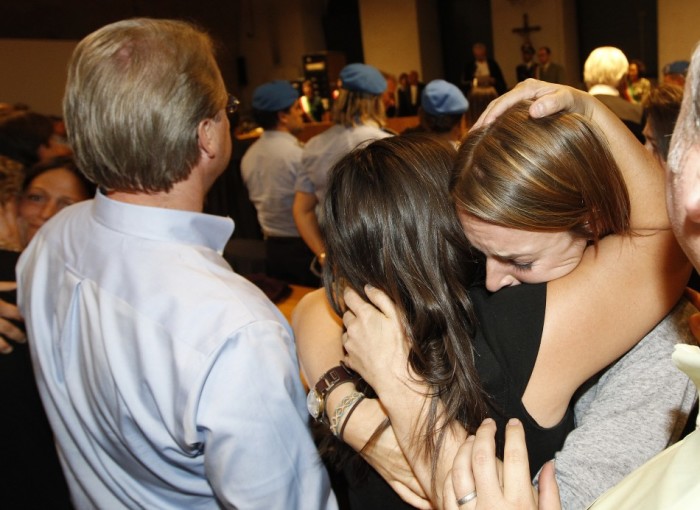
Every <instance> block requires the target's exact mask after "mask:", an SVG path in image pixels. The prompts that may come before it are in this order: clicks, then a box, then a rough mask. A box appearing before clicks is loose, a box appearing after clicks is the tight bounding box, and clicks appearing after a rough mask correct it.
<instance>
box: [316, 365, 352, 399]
mask: <svg viewBox="0 0 700 510" xmlns="http://www.w3.org/2000/svg"><path fill="white" fill-rule="evenodd" d="M358 379H359V376H358V375H357V374H356V373H355V372H353V371H352V370H350V369H349V368H348V367H346V366H345V364H343V363H342V362H341V364H340V365H338V366H335V367H333V368H331V369H330V370H328V371H327V372H326V373H325V374H323V375H322V376H321V378H320V379H319V380H318V382H317V383H316V385H315V386H314V389H315V390H316V393H317V394H318V395H319V396H320V397H321V398H322V399H323V400H324V401H325V400H326V397H327V396H328V394H329V393H330V392H331V391H332V390H333V389H334V388H335V387H336V386H338V385H340V384H342V383H344V382H355V381H357V380H358Z"/></svg>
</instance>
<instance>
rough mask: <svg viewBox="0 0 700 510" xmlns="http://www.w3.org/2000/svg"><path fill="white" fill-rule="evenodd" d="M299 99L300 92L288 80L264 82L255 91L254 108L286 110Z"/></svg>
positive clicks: (271, 110)
mask: <svg viewBox="0 0 700 510" xmlns="http://www.w3.org/2000/svg"><path fill="white" fill-rule="evenodd" d="M297 99H299V92H298V91H297V89H295V88H294V87H292V84H291V83H289V82H288V81H286V80H275V81H270V82H267V83H264V84H263V85H260V86H259V87H258V88H256V89H255V92H253V108H254V109H255V110H261V111H263V112H279V111H282V110H286V109H287V108H289V107H290V106H292V105H293V104H294V101H296V100H297Z"/></svg>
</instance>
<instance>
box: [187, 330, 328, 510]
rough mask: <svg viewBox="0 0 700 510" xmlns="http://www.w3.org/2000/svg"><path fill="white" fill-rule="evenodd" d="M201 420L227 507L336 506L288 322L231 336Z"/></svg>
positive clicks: (207, 389)
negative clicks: (315, 439) (310, 424)
mask: <svg viewBox="0 0 700 510" xmlns="http://www.w3.org/2000/svg"><path fill="white" fill-rule="evenodd" d="M197 414H198V419H197V422H198V427H199V429H200V430H201V431H202V434H203V437H204V457H205V460H204V464H205V470H206V476H207V478H208V479H209V481H210V483H211V485H212V487H213V489H214V491H215V493H216V495H217V497H218V498H219V500H220V502H221V504H222V505H224V506H225V507H232V508H246V509H258V508H259V509H270V508H310V509H315V508H331V509H333V508H337V505H336V501H335V496H334V495H333V493H332V492H331V490H330V483H329V481H328V475H327V473H326V471H325V468H324V467H323V465H322V463H321V460H320V458H319V455H318V452H317V450H316V447H315V445H314V443H313V441H312V439H311V435H310V432H309V429H308V426H307V423H308V414H307V413H306V410H305V405H304V391H303V388H302V386H301V382H300V379H299V369H298V365H297V361H296V355H295V353H294V345H293V342H292V340H291V338H290V336H289V333H288V332H287V330H285V328H284V327H282V325H281V324H278V323H276V322H275V321H259V322H255V323H252V324H250V325H248V326H246V327H245V328H243V329H242V330H240V331H238V332H236V334H235V335H233V336H232V337H231V338H229V340H228V341H227V342H226V344H225V345H224V347H223V348H222V349H221V350H220V351H219V352H218V353H217V355H216V359H215V360H214V362H213V364H212V368H211V370H210V373H209V375H208V377H207V380H206V383H205V386H204V388H203V391H202V394H201V397H200V403H199V407H198V413H197Z"/></svg>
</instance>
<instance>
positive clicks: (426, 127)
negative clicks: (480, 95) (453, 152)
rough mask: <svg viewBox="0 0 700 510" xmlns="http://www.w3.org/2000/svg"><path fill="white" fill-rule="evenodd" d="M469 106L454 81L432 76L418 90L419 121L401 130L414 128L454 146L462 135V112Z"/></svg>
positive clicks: (457, 144)
mask: <svg viewBox="0 0 700 510" xmlns="http://www.w3.org/2000/svg"><path fill="white" fill-rule="evenodd" d="M468 109H469V101H467V98H466V97H464V94H463V93H462V91H461V90H459V88H458V87H457V86H456V85H453V84H452V83H449V82H447V81H445V80H433V81H431V82H430V83H428V84H427V85H426V86H425V88H424V89H423V93H422V94H421V106H420V109H419V110H418V117H419V119H420V125H419V126H418V127H417V128H409V129H407V130H405V131H404V132H403V133H401V134H404V135H405V134H411V133H414V132H421V133H429V134H430V135H432V136H434V137H436V138H438V139H440V140H443V141H445V142H447V143H449V144H451V145H453V146H454V147H455V149H456V148H458V147H459V141H460V140H461V138H462V135H464V131H465V130H464V126H465V124H464V122H463V120H464V114H465V113H466V112H467V110H468Z"/></svg>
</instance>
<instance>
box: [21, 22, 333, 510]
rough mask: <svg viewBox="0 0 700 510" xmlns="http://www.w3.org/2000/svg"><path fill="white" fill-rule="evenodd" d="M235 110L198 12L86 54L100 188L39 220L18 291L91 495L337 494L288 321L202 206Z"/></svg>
mask: <svg viewBox="0 0 700 510" xmlns="http://www.w3.org/2000/svg"><path fill="white" fill-rule="evenodd" d="M234 108H235V101H234V100H233V98H232V97H231V96H228V95H227V93H226V89H225V87H224V83H223V80H222V78H221V74H220V72H219V69H218V67H217V65H216V62H215V60H214V55H213V52H212V43H211V41H210V39H209V37H208V36H207V35H206V34H204V33H203V32H201V31H200V30H198V29H196V28H194V27H193V26H191V25H189V24H187V23H184V22H178V21H167V20H152V19H133V20H127V21H120V22H117V23H114V24H111V25H108V26H106V27H103V28H101V29H99V30H97V31H96V32H94V33H92V34H90V35H88V36H87V37H86V38H85V39H84V40H82V41H81V42H80V43H79V44H78V46H77V48H76V50H75V52H74V54H73V56H72V59H71V62H70V64H69V70H68V83H67V86H66V96H65V99H64V109H65V118H66V123H67V126H68V133H69V137H70V140H71V141H72V143H73V146H74V148H75V152H76V157H77V159H78V162H79V164H80V168H81V169H83V171H84V172H85V173H86V174H87V176H88V177H89V178H90V179H91V180H93V181H94V182H96V183H97V184H98V185H99V188H100V192H99V193H98V194H97V196H96V198H95V199H94V200H91V201H86V202H83V203H81V204H77V205H75V206H73V207H68V208H66V209H65V210H64V211H62V212H61V213H60V214H58V215H56V216H55V217H54V218H53V219H52V221H51V222H50V223H48V224H47V225H45V226H44V228H42V229H41V231H40V232H38V233H37V235H36V236H35V237H34V240H33V241H32V243H31V244H30V246H29V247H28V248H27V249H26V251H25V252H24V254H23V255H22V258H21V259H20V262H19V265H18V285H19V291H20V295H19V300H18V301H19V305H20V309H21V311H22V313H23V315H24V317H25V319H26V323H27V329H28V335H29V338H30V341H31V342H32V357H33V363H34V367H35V371H36V376H37V380H38V385H39V390H40V393H41V396H42V400H43V402H44V406H45V407H46V409H47V414H48V416H49V420H50V422H51V425H52V427H53V430H54V433H55V436H56V442H57V447H58V451H59V456H60V457H61V461H62V464H63V469H64V472H65V473H66V477H67V479H68V483H69V486H70V489H71V493H72V498H73V502H74V504H75V505H76V507H78V508H96V507H100V508H111V509H114V508H220V507H231V508H261V509H262V508H265V509H270V508H337V504H336V501H335V498H334V496H333V494H332V492H331V490H330V487H329V482H328V477H327V474H326V473H325V472H324V468H323V467H322V465H321V463H320V461H319V458H318V455H317V452H316V449H315V447H314V444H313V442H312V440H311V436H310V434H309V431H308V428H307V418H306V410H305V406H304V390H303V388H302V385H301V382H300V380H299V372H298V366H297V360H296V354H295V349H294V342H293V339H292V332H291V330H290V328H289V325H288V324H287V322H286V321H285V320H284V318H283V317H282V315H281V314H280V312H279V311H278V310H277V309H276V308H275V307H274V305H272V303H270V302H269V301H268V300H267V298H265V296H264V295H263V294H262V292H260V291H259V290H258V289H257V288H256V287H254V286H253V285H252V284H250V283H249V282H248V281H247V280H245V279H244V278H242V277H240V276H238V275H236V274H235V273H233V272H232V271H231V268H230V267H229V266H228V265H227V264H226V263H225V261H224V260H223V258H222V257H221V255H220V253H221V251H222V249H223V247H224V245H225V243H226V241H227V240H228V238H229V237H230V235H231V233H232V231H233V222H232V221H231V220H230V219H227V218H220V217H215V216H209V215H205V214H202V212H201V211H202V208H203V202H204V197H205V195H206V193H207V190H208V189H209V187H210V186H211V185H212V183H213V182H214V181H215V179H216V178H217V177H218V176H219V175H220V174H221V173H222V172H223V171H224V169H225V168H226V166H227V164H228V160H229V157H230V155H231V137H230V126H229V121H228V118H227V113H230V112H231V110H233V109H234Z"/></svg>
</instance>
